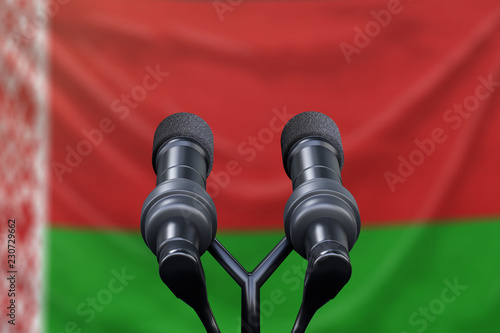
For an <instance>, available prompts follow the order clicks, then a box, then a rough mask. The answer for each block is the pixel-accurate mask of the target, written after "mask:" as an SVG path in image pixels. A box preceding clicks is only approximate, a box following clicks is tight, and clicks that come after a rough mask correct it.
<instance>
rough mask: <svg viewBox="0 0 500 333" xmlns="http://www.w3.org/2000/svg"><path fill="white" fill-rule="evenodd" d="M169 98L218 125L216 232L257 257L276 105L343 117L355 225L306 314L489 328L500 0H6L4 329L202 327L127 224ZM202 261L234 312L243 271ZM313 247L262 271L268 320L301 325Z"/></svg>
mask: <svg viewBox="0 0 500 333" xmlns="http://www.w3.org/2000/svg"><path fill="white" fill-rule="evenodd" d="M181 111H184V112H191V113H195V114H197V115H199V116H201V117H202V118H203V119H205V120H206V121H207V123H208V124H209V125H210V127H211V128H212V131H213V133H214V140H215V162H214V167H213V170H212V173H211V175H210V177H209V180H208V185H207V191H208V193H209V194H210V195H211V196H212V198H213V199H214V201H215V204H216V207H217V213H218V236H217V237H218V238H219V240H220V241H221V242H222V243H223V244H224V245H225V246H226V247H227V248H228V249H229V250H230V251H231V252H232V253H233V254H234V255H235V257H236V258H237V259H238V260H240V262H241V263H242V264H243V266H244V267H245V268H247V269H248V270H251V269H253V268H254V267H255V266H256V265H257V264H258V263H259V262H260V260H261V259H262V258H263V257H264V256H265V255H266V254H267V253H268V252H269V251H270V250H271V249H272V248H273V247H274V245H275V244H276V243H277V242H278V241H279V240H280V239H281V237H282V236H283V234H284V231H283V216H282V215H283V209H284V206H285V203H286V201H287V199H288V197H289V196H290V194H291V193H292V187H291V182H290V180H289V179H288V177H287V176H286V174H285V172H284V170H283V166H282V159H281V150H280V135H281V130H282V128H283V126H284V124H285V123H286V122H287V121H288V120H289V119H290V118H291V117H292V116H294V115H296V114H298V113H301V112H304V111H319V112H322V113H325V114H327V115H328V116H330V117H331V118H332V119H333V120H334V121H335V122H336V123H337V125H338V127H339V129H340V132H341V135H342V141H343V146H344V153H345V165H344V169H343V172H342V176H343V183H344V186H345V187H346V188H347V189H348V190H349V191H350V192H351V193H352V194H353V195H354V197H355V198H356V200H357V203H358V205H359V209H360V213H361V219H362V230H361V234H360V237H359V239H358V241H357V243H356V245H355V246H354V248H353V250H352V252H351V261H352V265H353V275H352V278H351V281H350V282H349V283H348V284H347V286H346V287H345V288H344V289H343V290H342V291H341V293H340V294H339V295H338V297H337V298H336V299H334V300H333V301H331V302H330V303H328V304H327V305H326V306H324V307H323V308H322V309H321V310H320V311H318V313H317V314H316V316H315V317H314V319H313V321H312V322H311V324H310V326H309V329H308V332H346V333H347V332H367V331H368V332H383V333H414V332H416V333H422V332H429V333H430V332H440V333H443V332H464V333H465V332H471V333H472V332H482V333H493V332H500V319H499V318H498V313H499V311H500V265H499V259H498V258H499V257H500V243H499V242H498V237H499V235H500V219H499V217H500V177H499V175H498V172H499V170H500V155H499V147H500V131H499V126H500V3H499V2H498V1H497V0H481V1H456V0H455V1H449V0H446V1H438V2H436V1H431V0H417V1H412V0H401V1H398V0H351V1H317V0H313V1H311V0H308V1H302V0H296V1H288V0H282V1H257V0H213V1H212V0H199V1H183V0H179V1H170V0H140V1H139V0H105V1H103V0H99V1H97V0H86V1H83V0H24V1H11V0H1V3H0V162H1V164H0V209H1V210H0V213H1V214H0V216H1V219H2V221H0V222H1V224H2V227H1V229H0V230H1V237H0V238H1V240H0V244H1V248H0V257H1V258H2V259H1V262H0V264H1V269H0V272H2V276H0V281H2V282H1V283H0V285H1V288H2V289H1V294H0V300H1V301H2V302H1V304H0V305H1V308H2V309H3V310H2V316H1V318H2V319H1V321H0V327H1V328H2V329H1V331H2V332H51V333H56V332H57V333H62V332H64V333H78V332H96V333H100V332H151V333H153V332H203V326H202V325H201V323H200V322H199V320H198V318H197V317H196V314H195V313H194V311H193V310H192V309H190V308H189V307H188V306H187V305H186V304H184V303H183V302H182V301H180V300H178V299H176V298H175V296H174V295H173V294H172V293H171V292H170V291H169V290H168V288H167V287H166V286H165V285H163V283H162V282H161V280H160V278H159V275H158V271H157V270H158V265H157V262H156V258H155V257H154V255H153V254H152V253H151V252H150V251H149V249H148V248H147V247H146V245H145V244H144V242H143V240H142V237H141V235H140V229H139V225H140V220H139V217H140V212H141V207H142V204H143V202H144V200H145V198H146V196H147V195H148V193H149V192H150V191H151V190H152V189H153V188H154V186H155V181H156V177H155V174H154V171H153V168H152V166H151V152H152V142H153V134H154V131H155V129H156V126H157V125H158V124H159V123H160V121H161V120H163V119H164V118H165V117H167V116H168V115H170V114H172V113H175V112H181ZM9 219H15V221H16V230H15V234H16V253H15V255H16V264H15V269H16V271H17V273H16V295H15V302H16V303H15V304H16V317H15V324H16V325H12V324H10V323H9V322H8V321H9V320H11V318H10V317H8V316H7V314H8V311H10V310H8V309H6V307H7V306H8V305H9V302H10V300H11V299H12V297H11V296H8V290H9V288H11V286H10V281H9V280H7V278H8V277H9V274H8V273H7V271H8V270H9V267H8V261H7V254H8V253H7V237H8V234H9V231H8V229H9V228H8V220H9ZM202 261H203V265H204V270H205V274H206V277H207V287H208V293H209V299H210V302H211V305H212V309H213V311H214V314H215V317H216V319H217V321H218V324H219V326H220V328H221V330H222V332H224V333H226V332H228V333H233V332H239V331H240V325H241V320H240V291H239V287H238V286H237V285H236V283H235V282H233V281H232V279H231V278H230V277H229V276H228V275H227V274H226V273H225V272H224V270H223V269H222V268H221V267H219V266H218V264H217V263H216V262H215V260H214V259H213V258H212V257H211V256H210V255H209V254H208V253H207V254H205V255H204V256H203V257H202ZM305 267H306V261H305V260H304V259H302V258H301V257H300V256H299V255H298V254H296V253H292V254H291V255H290V257H289V258H288V259H287V260H286V261H285V262H284V263H283V265H282V266H280V268H279V269H278V270H277V271H276V273H275V274H274V275H273V276H272V277H271V278H270V280H269V281H268V282H267V283H266V284H265V285H264V287H263V288H262V293H261V315H262V318H261V322H262V331H263V332H287V331H290V330H291V328H292V326H293V322H294V320H295V316H296V314H297V312H298V309H299V306H300V302H301V297H302V286H303V279H304V274H305Z"/></svg>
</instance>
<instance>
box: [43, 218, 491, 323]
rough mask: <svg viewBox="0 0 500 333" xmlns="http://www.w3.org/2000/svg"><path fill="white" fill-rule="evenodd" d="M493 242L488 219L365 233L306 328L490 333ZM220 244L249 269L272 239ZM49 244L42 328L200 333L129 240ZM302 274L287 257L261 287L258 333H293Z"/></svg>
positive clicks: (133, 238) (222, 300)
mask: <svg viewBox="0 0 500 333" xmlns="http://www.w3.org/2000/svg"><path fill="white" fill-rule="evenodd" d="M499 235H500V221H498V220H495V221H465V222H464V221H461V222H460V223H455V224H453V223H447V224H441V225H436V224H433V225H409V226H395V227H382V228H371V229H369V228H366V229H363V230H362V232H361V236H360V238H359V240H358V242H357V243H356V245H355V247H354V249H353V251H352V252H351V261H352V265H353V275H352V278H351V281H350V282H349V284H348V285H347V286H346V287H345V288H344V290H343V291H342V292H341V293H340V294H339V295H338V297H337V298H336V299H335V300H333V301H331V302H330V303H328V304H327V305H326V306H325V307H324V308H322V309H321V310H320V311H319V312H318V313H317V314H316V316H315V317H314V319H313V321H312V322H311V324H310V326H309V329H308V332H311V333H312V332H345V333H349V332H359V333H361V332H362V333H365V332H383V333H391V332H394V333H402V332H407V333H413V332H416V333H421V332H439V333H443V332H464V333H465V332H489V333H491V332H500V319H499V317H498V313H499V311H500V265H499V258H500V242H499V241H498V237H499ZM218 237H219V239H220V240H221V242H222V243H223V244H224V245H225V246H226V247H227V248H228V249H229V250H230V251H231V252H232V253H233V254H234V255H235V256H236V258H238V259H239V260H240V261H241V263H242V264H243V265H244V266H245V267H246V268H247V269H252V268H253V267H255V266H256V265H257V264H258V262H259V261H260V260H261V259H262V258H263V257H264V256H265V255H266V254H267V252H268V251H270V250H271V249H272V248H273V247H274V245H275V244H276V243H277V242H278V241H279V239H280V238H281V234H280V233H278V232H276V233H257V232H245V233H222V234H221V235H219V236H218ZM49 239H50V243H49V262H48V268H47V274H48V291H47V302H48V303H47V326H48V327H47V332H50V333H60V332H80V331H79V329H81V332H93V333H101V332H102V333H104V332H106V333H108V332H121V333H125V332H134V333H135V332H151V333H153V332H155V333H157V332H203V331H204V330H203V327H202V325H201V324H200V323H199V320H198V318H197V317H196V315H195V313H194V311H192V310H191V309H190V308H189V307H188V306H187V305H185V304H184V303H183V302H182V301H180V300H177V299H176V298H175V296H173V295H172V294H171V292H170V291H169V290H168V288H167V287H166V286H164V285H163V284H162V282H161V280H160V278H159V276H158V266H157V263H156V258H155V257H154V256H153V254H152V253H151V252H150V251H149V249H147V247H146V245H145V244H144V242H143V240H142V238H141V236H140V235H139V234H136V233H127V232H118V231H116V232H109V231H108V232H103V231H91V230H71V229H58V228H52V229H51V230H49ZM203 264H204V269H205V274H206V277H207V286H208V290H209V298H210V301H211V304H212V309H213V311H214V314H215V317H216V319H217V321H218V323H219V326H220V328H221V330H222V332H224V333H226V332H227V333H236V332H239V331H240V329H239V327H240V326H239V322H240V321H239V317H240V291H239V287H238V286H237V285H236V283H235V282H233V281H232V279H231V278H230V277H229V276H228V275H227V274H226V273H225V272H224V270H223V269H222V268H221V267H220V266H218V264H217V263H216V262H215V260H214V259H213V258H212V257H211V256H210V255H209V254H208V253H207V254H205V255H204V256H203ZM304 272H305V260H303V259H302V258H301V257H299V256H298V255H297V254H295V253H293V254H292V255H291V256H290V257H289V258H288V259H287V260H286V261H285V262H284V263H283V265H282V266H281V267H280V268H278V270H277V271H276V272H275V274H274V275H273V276H272V277H271V278H270V280H269V281H268V282H267V283H266V284H265V285H264V287H263V289H262V294H261V306H262V308H261V312H262V332H264V333H265V332H289V331H290V330H291V327H292V325H293V322H294V319H295V316H296V314H297V311H298V308H299V306H300V301H301V296H302V295H301V293H302V281H303V277H304Z"/></svg>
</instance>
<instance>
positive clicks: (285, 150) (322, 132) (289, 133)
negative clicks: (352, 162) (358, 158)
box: [281, 111, 344, 173]
mask: <svg viewBox="0 0 500 333" xmlns="http://www.w3.org/2000/svg"><path fill="white" fill-rule="evenodd" d="M307 137H319V138H322V139H324V140H327V141H328V142H330V143H331V144H332V145H333V147H335V149H336V150H337V151H338V153H339V159H340V160H339V166H340V169H341V170H342V166H343V165H344V150H343V149H342V140H341V139H340V132H339V128H338V127H337V124H335V122H334V121H333V120H332V119H331V118H330V117H328V116H327V115H325V114H323V113H321V112H314V111H307V112H302V113H299V114H298V115H296V116H295V117H293V118H292V119H290V120H289V121H288V123H287V124H286V125H285V127H284V128H283V132H282V133H281V152H282V154H283V165H284V166H285V170H286V168H287V159H288V154H289V153H290V150H291V149H292V147H293V145H295V144H296V143H297V142H298V141H300V140H302V139H305V138H307ZM287 173H288V171H287Z"/></svg>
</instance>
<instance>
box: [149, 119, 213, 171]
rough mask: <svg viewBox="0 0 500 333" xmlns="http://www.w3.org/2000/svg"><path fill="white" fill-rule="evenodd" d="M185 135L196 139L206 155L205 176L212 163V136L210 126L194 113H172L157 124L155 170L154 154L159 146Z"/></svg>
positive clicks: (210, 169) (154, 146)
mask: <svg viewBox="0 0 500 333" xmlns="http://www.w3.org/2000/svg"><path fill="white" fill-rule="evenodd" d="M176 137H185V138H188V139H191V140H194V141H196V142H197V143H198V144H199V145H200V146H202V147H203V149H204V150H205V152H206V153H207V155H208V165H207V169H208V171H207V176H208V175H209V174H210V171H212V165H213V163H214V137H213V134H212V130H211V129H210V126H208V124H207V123H206V122H205V120H203V119H202V118H200V117H198V116H197V115H195V114H192V113H188V112H179V113H174V114H172V115H170V116H168V117H167V118H165V119H163V121H162V122H161V123H160V124H159V125H158V127H157V128H156V132H155V137H154V141H153V168H154V170H155V172H156V154H157V153H158V150H159V149H160V148H161V146H162V145H163V144H164V143H165V142H167V141H168V140H170V139H173V138H176Z"/></svg>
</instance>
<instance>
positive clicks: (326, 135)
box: [281, 112, 361, 333]
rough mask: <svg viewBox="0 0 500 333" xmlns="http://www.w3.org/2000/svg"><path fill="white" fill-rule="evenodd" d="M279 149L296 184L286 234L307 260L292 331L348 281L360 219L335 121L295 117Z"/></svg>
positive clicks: (288, 206)
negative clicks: (343, 172)
mask: <svg viewBox="0 0 500 333" xmlns="http://www.w3.org/2000/svg"><path fill="white" fill-rule="evenodd" d="M281 150H282V153H283V165H284V167H285V171H286V173H287V175H288V176H289V177H290V179H291V180H292V186H293V193H292V195H291V196H290V198H289V200H288V202H287V203H286V206H285V212H284V222H285V233H286V236H287V238H288V239H289V240H290V242H291V243H292V245H293V247H294V249H295V251H296V252H297V253H299V254H300V255H301V256H302V257H304V258H305V259H307V260H308V268H307V272H306V276H305V280H304V293H303V296H302V305H301V308H300V310H299V314H298V315H297V319H296V321H295V325H294V327H293V330H292V333H299V332H304V331H305V329H306V327H307V325H308V324H309V322H310V321H311V319H312V317H313V315H314V313H315V312H316V311H317V310H318V309H319V308H320V307H322V306H323V305H324V304H325V303H326V302H328V301H329V300H331V299H333V298H334V297H335V296H336V295H337V294H338V293H339V291H340V290H341V289H342V288H343V287H344V285H345V284H346V283H347V282H348V281H349V279H350V277H351V271H352V269H351V263H350V258H349V251H350V250H351V248H352V246H353V245H354V243H355V242H356V240H357V238H358V235H359V231H360V227H361V222H360V217H359V210H358V206H357V204H356V201H355V200H354V197H353V196H352V195H351V194H350V193H349V192H348V191H347V190H346V189H345V188H344V187H343V186H342V179H341V175H340V171H341V170H342V166H343V164H344V152H343V149H342V141H341V139H340V132H339V129H338V127H337V125H336V124H335V123H334V122H333V120H332V119H330V118H329V117H328V116H326V115H324V114H322V113H319V112H304V113H301V114H298V115H296V116H295V117H293V118H292V119H290V121H289V122H288V123H287V124H286V125H285V127H284V128H283V132H282V135H281Z"/></svg>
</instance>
